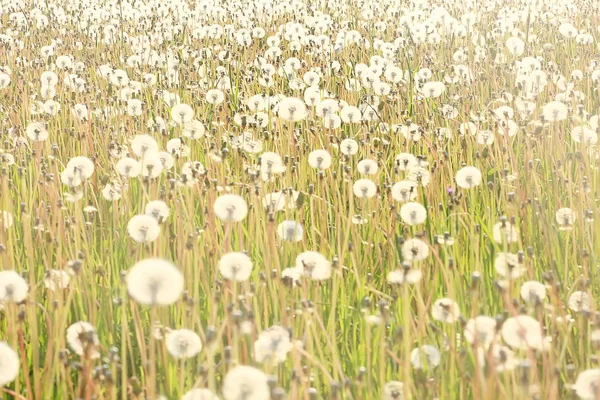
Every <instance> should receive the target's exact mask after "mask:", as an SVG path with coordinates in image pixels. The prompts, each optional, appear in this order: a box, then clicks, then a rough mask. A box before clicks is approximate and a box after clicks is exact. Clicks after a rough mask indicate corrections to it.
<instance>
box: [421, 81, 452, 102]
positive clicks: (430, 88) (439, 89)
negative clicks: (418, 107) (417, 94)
mask: <svg viewBox="0 0 600 400" xmlns="http://www.w3.org/2000/svg"><path fill="white" fill-rule="evenodd" d="M445 90H446V85H444V83H442V82H425V84H424V85H423V88H422V89H421V93H423V96H425V97H427V98H436V97H440V96H441V95H442V93H444V91H445Z"/></svg>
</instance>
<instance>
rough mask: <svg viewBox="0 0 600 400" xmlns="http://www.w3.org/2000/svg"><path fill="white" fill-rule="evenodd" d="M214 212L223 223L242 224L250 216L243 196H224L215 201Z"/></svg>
mask: <svg viewBox="0 0 600 400" xmlns="http://www.w3.org/2000/svg"><path fill="white" fill-rule="evenodd" d="M213 210H214V212H215V215H216V216H217V218H219V219H220V220H221V221H223V222H240V221H242V220H243V219H244V218H246V216H247V215H248V204H246V200H244V198H243V197H242V196H239V195H237V194H224V195H221V196H219V197H217V199H216V200H215V202H214V204H213Z"/></svg>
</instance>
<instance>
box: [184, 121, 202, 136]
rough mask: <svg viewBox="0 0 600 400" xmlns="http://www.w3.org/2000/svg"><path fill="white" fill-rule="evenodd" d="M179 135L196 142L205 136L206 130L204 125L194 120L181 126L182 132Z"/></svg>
mask: <svg viewBox="0 0 600 400" xmlns="http://www.w3.org/2000/svg"><path fill="white" fill-rule="evenodd" d="M181 134H182V135H183V136H184V137H186V138H189V139H192V140H197V139H200V138H201V137H203V136H204V135H205V134H206V128H205V127H204V124H203V123H202V122H200V121H198V120H196V119H194V120H192V121H190V122H186V123H185V124H184V125H183V131H182V132H181Z"/></svg>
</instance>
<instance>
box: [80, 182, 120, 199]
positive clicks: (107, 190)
mask: <svg viewBox="0 0 600 400" xmlns="http://www.w3.org/2000/svg"><path fill="white" fill-rule="evenodd" d="M79 194H80V195H81V197H83V191H81V192H79ZM121 194H122V189H121V185H120V184H119V183H117V182H109V183H107V184H106V185H105V186H104V188H103V189H102V197H104V198H105V199H106V200H108V201H117V200H119V199H121ZM81 197H80V198H81Z"/></svg>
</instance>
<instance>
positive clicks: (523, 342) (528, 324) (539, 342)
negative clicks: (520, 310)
mask: <svg viewBox="0 0 600 400" xmlns="http://www.w3.org/2000/svg"><path fill="white" fill-rule="evenodd" d="M500 332H501V334H502V340H504V343H506V344H507V345H509V346H510V347H511V348H513V349H515V350H518V349H523V350H526V349H535V350H544V349H545V347H546V342H545V340H544V336H543V330H542V325H541V324H540V323H539V322H538V320H537V319H535V318H533V317H530V316H529V315H519V316H516V317H511V318H508V319H507V320H506V321H504V323H503V324H502V328H501V331H500Z"/></svg>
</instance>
